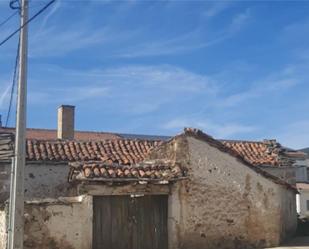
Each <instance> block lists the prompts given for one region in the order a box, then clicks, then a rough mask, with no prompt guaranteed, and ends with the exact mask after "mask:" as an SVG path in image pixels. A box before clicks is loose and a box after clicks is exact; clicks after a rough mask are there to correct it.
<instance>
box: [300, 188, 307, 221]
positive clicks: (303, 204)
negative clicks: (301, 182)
mask: <svg viewBox="0 0 309 249" xmlns="http://www.w3.org/2000/svg"><path fill="white" fill-rule="evenodd" d="M307 200H308V201H309V189H302V190H299V197H298V200H297V201H298V209H299V210H298V212H299V215H300V218H304V217H309V210H307Z"/></svg>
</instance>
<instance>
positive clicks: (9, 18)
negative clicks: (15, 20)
mask: <svg viewBox="0 0 309 249" xmlns="http://www.w3.org/2000/svg"><path fill="white" fill-rule="evenodd" d="M18 12H19V11H18V10H17V11H15V12H14V13H13V14H12V15H10V16H9V17H7V18H6V19H5V20H3V21H2V22H1V23H0V27H1V26H3V25H4V24H6V23H7V22H8V21H10V20H11V18H12V17H14V16H15V15H16V14H17V13H18Z"/></svg>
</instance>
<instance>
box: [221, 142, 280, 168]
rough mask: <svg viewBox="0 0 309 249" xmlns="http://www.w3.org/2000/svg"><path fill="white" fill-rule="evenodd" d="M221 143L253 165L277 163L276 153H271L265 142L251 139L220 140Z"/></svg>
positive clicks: (275, 164) (273, 164)
mask: <svg viewBox="0 0 309 249" xmlns="http://www.w3.org/2000/svg"><path fill="white" fill-rule="evenodd" d="M222 143H223V144H224V145H225V146H226V147H228V148H230V149H232V150H234V151H235V152H236V153H237V154H239V155H240V156H241V157H243V158H244V159H245V160H246V161H248V162H250V163H252V164H253V165H272V166H277V165H278V163H279V162H278V160H277V159H278V154H276V153H271V152H270V151H269V149H268V146H267V144H265V143H263V142H251V141H224V140H223V141H222Z"/></svg>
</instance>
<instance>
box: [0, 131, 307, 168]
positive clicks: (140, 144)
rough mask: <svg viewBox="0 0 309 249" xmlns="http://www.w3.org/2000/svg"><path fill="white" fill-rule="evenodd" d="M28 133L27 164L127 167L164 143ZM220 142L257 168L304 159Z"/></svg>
mask: <svg viewBox="0 0 309 249" xmlns="http://www.w3.org/2000/svg"><path fill="white" fill-rule="evenodd" d="M3 130H5V131H6V132H7V131H12V128H0V133H1V131H3ZM27 132H28V135H27V136H28V140H27V159H28V160H30V161H44V160H46V161H89V160H91V161H95V160H99V161H105V160H109V161H110V162H113V163H120V164H126V165H127V164H133V163H136V162H140V161H141V160H143V159H144V158H145V156H146V155H147V153H148V152H149V151H150V150H151V149H152V148H153V147H156V146H157V145H159V144H161V143H163V140H146V139H147V137H148V136H146V137H143V139H125V138H124V137H122V136H121V135H116V134H113V133H104V132H79V131H77V132H75V136H76V137H78V138H79V139H76V140H72V141H67V140H57V139H55V137H56V131H55V130H44V129H27ZM29 137H30V138H29ZM133 137H134V136H133ZM42 138H48V139H42ZM156 139H157V137H156ZM164 140H165V139H164ZM221 142H222V143H223V144H224V145H225V146H226V147H227V148H230V149H232V150H233V151H234V152H235V153H237V154H238V155H239V156H241V157H242V158H243V159H245V160H246V161H247V162H249V163H251V164H253V165H256V166H290V165H292V164H293V163H294V162H295V159H297V160H299V159H300V158H302V157H305V156H304V155H305V154H304V153H301V152H297V151H292V150H287V149H285V148H283V147H282V146H281V145H280V144H279V143H277V142H275V141H274V140H265V141H263V142H254V141H231V140H221Z"/></svg>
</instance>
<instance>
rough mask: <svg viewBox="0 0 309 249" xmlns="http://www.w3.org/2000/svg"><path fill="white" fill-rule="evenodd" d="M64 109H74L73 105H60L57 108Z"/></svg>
mask: <svg viewBox="0 0 309 249" xmlns="http://www.w3.org/2000/svg"><path fill="white" fill-rule="evenodd" d="M65 107H68V108H75V105H61V106H59V107H58V109H59V108H65Z"/></svg>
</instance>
